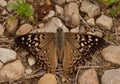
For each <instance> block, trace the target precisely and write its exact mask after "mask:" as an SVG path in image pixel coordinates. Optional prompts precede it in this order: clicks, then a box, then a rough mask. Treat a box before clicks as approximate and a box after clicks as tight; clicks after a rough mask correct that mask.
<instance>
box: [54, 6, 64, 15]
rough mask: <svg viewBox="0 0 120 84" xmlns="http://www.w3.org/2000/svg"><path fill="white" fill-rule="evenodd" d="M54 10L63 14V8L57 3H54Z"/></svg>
mask: <svg viewBox="0 0 120 84" xmlns="http://www.w3.org/2000/svg"><path fill="white" fill-rule="evenodd" d="M55 10H56V12H57V13H58V14H59V15H63V8H62V7H60V6H59V5H55Z"/></svg>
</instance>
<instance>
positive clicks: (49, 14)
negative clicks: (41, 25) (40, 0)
mask: <svg viewBox="0 0 120 84" xmlns="http://www.w3.org/2000/svg"><path fill="white" fill-rule="evenodd" d="M54 15H55V11H53V10H50V12H49V13H48V14H47V15H46V16H45V17H44V18H43V20H46V19H49V18H51V17H53V16H54Z"/></svg>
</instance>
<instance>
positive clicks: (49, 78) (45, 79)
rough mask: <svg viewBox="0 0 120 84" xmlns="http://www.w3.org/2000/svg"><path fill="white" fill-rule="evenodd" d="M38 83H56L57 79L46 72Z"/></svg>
mask: <svg viewBox="0 0 120 84" xmlns="http://www.w3.org/2000/svg"><path fill="white" fill-rule="evenodd" d="M38 84H57V80H56V78H55V76H54V75H53V74H50V73H46V74H45V75H44V76H43V77H41V78H40V80H39V81H38Z"/></svg>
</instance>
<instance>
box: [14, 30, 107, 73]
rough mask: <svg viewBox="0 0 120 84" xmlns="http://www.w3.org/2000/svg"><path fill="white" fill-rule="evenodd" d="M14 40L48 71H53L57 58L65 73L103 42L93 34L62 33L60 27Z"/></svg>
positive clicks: (71, 70) (72, 69)
mask: <svg viewBox="0 0 120 84" xmlns="http://www.w3.org/2000/svg"><path fill="white" fill-rule="evenodd" d="M15 42H16V44H17V45H19V46H21V47H23V48H25V49H26V50H27V51H28V52H29V53H31V54H32V55H34V56H35V57H36V59H38V61H39V63H40V65H41V67H43V68H44V69H45V70H47V71H48V72H55V70H56V67H57V64H58V60H59V61H60V62H62V65H63V70H64V71H65V72H66V73H72V72H73V71H74V70H75V68H76V67H78V66H79V65H80V64H81V62H82V59H83V58H85V57H86V56H87V55H88V54H90V53H91V52H94V51H96V49H98V48H101V46H102V45H103V44H104V43H105V41H104V40H103V39H102V38H100V37H97V36H94V35H89V34H88V35H81V34H79V33H71V32H69V33H63V31H62V29H61V28H58V29H57V32H56V33H39V34H27V35H23V36H18V37H17V38H16V39H15Z"/></svg>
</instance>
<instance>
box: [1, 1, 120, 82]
mask: <svg viewBox="0 0 120 84" xmlns="http://www.w3.org/2000/svg"><path fill="white" fill-rule="evenodd" d="M14 1H15V0H0V84H120V35H119V34H120V16H119V15H117V16H113V15H111V14H110V12H109V7H106V6H105V5H103V4H101V3H100V2H98V1H97V0H28V1H27V2H28V3H30V4H32V9H33V10H34V14H33V16H34V20H35V21H34V23H33V22H32V21H30V20H29V19H26V18H22V19H21V18H19V16H15V14H16V13H15V11H12V10H10V9H9V8H8V6H7V5H8V4H9V3H11V2H14ZM59 27H61V28H62V29H63V31H64V32H79V33H81V34H84V33H85V34H93V35H97V36H98V37H101V38H103V39H105V40H106V41H107V42H108V43H109V44H110V45H109V46H107V47H105V48H104V49H102V50H101V51H100V52H99V51H98V52H96V53H95V54H94V55H93V60H92V61H91V64H92V65H91V66H89V65H86V66H80V67H79V69H78V71H77V72H75V73H73V74H70V75H68V76H64V75H62V74H60V73H59V71H57V73H55V74H51V73H46V72H45V71H43V70H41V68H40V67H39V68H38V69H36V68H35V63H36V60H37V59H35V58H34V56H31V55H29V53H28V52H27V51H24V50H20V49H19V48H18V47H17V46H15V42H14V38H15V37H16V36H17V35H25V34H27V33H38V32H54V33H55V32H56V29H57V28H59Z"/></svg>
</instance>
